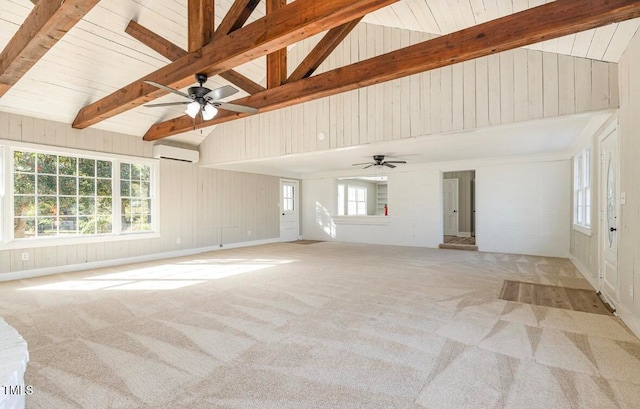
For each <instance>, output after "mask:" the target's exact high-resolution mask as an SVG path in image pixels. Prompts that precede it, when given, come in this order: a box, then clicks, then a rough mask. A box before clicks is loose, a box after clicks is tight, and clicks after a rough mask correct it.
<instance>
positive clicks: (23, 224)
mask: <svg viewBox="0 0 640 409" xmlns="http://www.w3.org/2000/svg"><path fill="white" fill-rule="evenodd" d="M13 159H14V179H13V180H14V189H13V191H14V196H13V197H14V237H15V238H29V237H43V236H65V235H84V234H105V233H112V231H113V220H112V219H113V215H112V214H113V212H112V208H113V207H112V196H113V195H112V185H113V182H112V162H111V161H103V160H95V159H88V158H76V157H73V156H63V155H55V154H44V153H33V152H25V151H14V155H13Z"/></svg>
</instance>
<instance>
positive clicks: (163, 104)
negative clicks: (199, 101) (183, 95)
mask: <svg viewBox="0 0 640 409" xmlns="http://www.w3.org/2000/svg"><path fill="white" fill-rule="evenodd" d="M191 102H193V101H184V102H162V103H160V104H146V105H143V107H148V108H153V107H168V106H172V105H187V104H190V103H191Z"/></svg>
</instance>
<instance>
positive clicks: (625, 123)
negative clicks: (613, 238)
mask: <svg viewBox="0 0 640 409" xmlns="http://www.w3.org/2000/svg"><path fill="white" fill-rule="evenodd" d="M619 69H620V74H619V75H620V111H619V118H620V126H619V128H618V129H619V137H620V145H619V146H620V148H619V149H620V192H624V193H626V203H625V204H624V205H622V206H621V210H620V215H619V220H618V226H619V227H618V274H619V277H620V302H619V304H618V306H617V307H618V313H619V314H620V316H621V317H622V319H623V320H624V321H625V323H626V324H627V325H628V326H629V327H630V328H631V329H632V330H633V331H634V332H635V334H636V335H637V336H639V337H640V177H638V176H639V175H640V161H638V153H640V138H639V137H638V129H640V75H639V74H638V73H640V33H636V34H635V36H634V38H633V40H631V43H630V44H629V47H628V48H627V50H626V51H625V53H624V55H623V56H622V58H621V59H620V64H619Z"/></svg>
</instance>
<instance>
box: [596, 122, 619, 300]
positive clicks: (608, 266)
mask: <svg viewBox="0 0 640 409" xmlns="http://www.w3.org/2000/svg"><path fill="white" fill-rule="evenodd" d="M600 152H601V153H602V161H601V163H600V169H601V179H602V184H601V185H600V186H601V188H600V206H601V207H600V211H601V213H600V214H601V218H600V219H601V222H600V224H601V226H602V228H601V230H600V231H601V232H602V233H601V234H600V237H601V238H600V242H601V246H602V253H601V254H602V272H601V274H600V291H602V293H603V294H604V295H605V297H606V298H607V299H608V300H609V301H613V302H617V301H618V300H619V299H620V288H619V287H620V285H619V282H618V280H619V278H618V230H617V229H618V215H619V210H620V208H619V205H620V188H619V186H618V185H619V183H618V132H617V130H614V131H613V132H611V133H610V134H609V135H607V136H606V137H605V139H603V140H602V142H601V143H600Z"/></svg>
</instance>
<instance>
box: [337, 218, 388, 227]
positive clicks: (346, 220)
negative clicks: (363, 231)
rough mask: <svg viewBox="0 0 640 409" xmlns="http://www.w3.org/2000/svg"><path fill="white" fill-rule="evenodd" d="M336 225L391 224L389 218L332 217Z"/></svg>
mask: <svg viewBox="0 0 640 409" xmlns="http://www.w3.org/2000/svg"><path fill="white" fill-rule="evenodd" d="M332 218H333V222H334V223H335V224H361V225H379V226H384V225H387V224H389V216H332Z"/></svg>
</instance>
